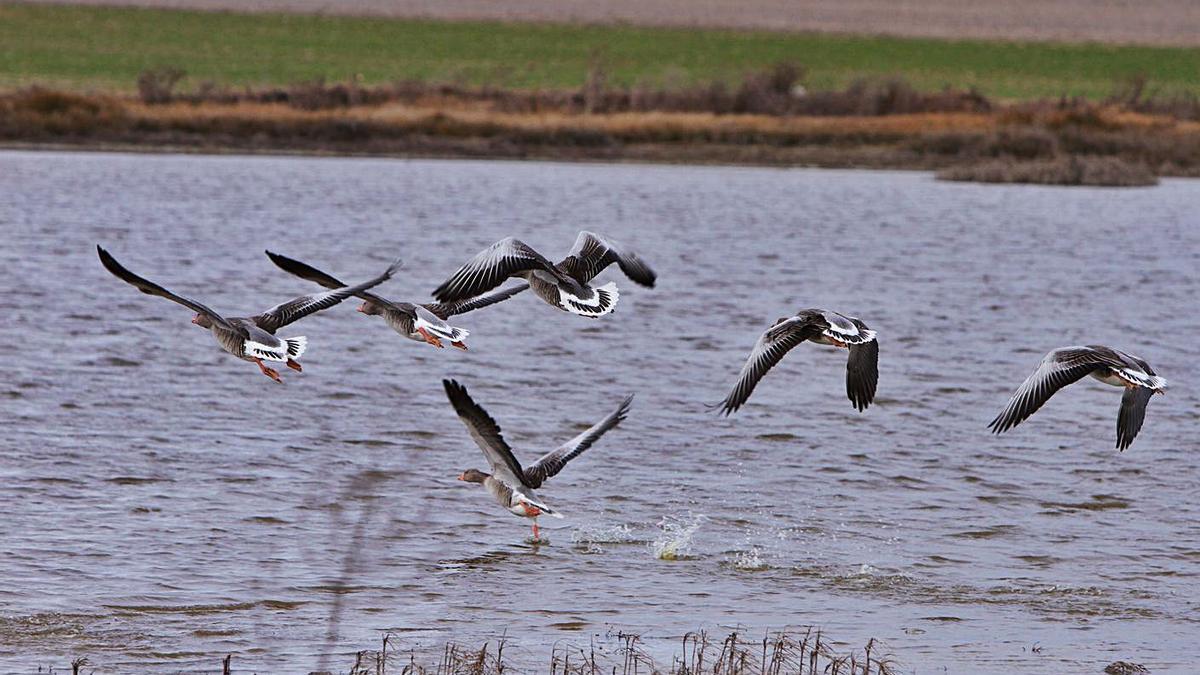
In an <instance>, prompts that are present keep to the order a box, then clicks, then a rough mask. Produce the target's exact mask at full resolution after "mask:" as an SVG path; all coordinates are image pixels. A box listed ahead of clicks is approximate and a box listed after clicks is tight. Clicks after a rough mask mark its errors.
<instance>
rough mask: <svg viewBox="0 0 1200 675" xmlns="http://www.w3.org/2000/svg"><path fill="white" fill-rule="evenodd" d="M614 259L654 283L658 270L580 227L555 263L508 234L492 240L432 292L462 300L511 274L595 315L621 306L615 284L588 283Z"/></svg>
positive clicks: (556, 302) (558, 302) (572, 308)
mask: <svg viewBox="0 0 1200 675" xmlns="http://www.w3.org/2000/svg"><path fill="white" fill-rule="evenodd" d="M613 263H616V264H617V265H619V266H620V268H621V271H622V272H624V273H625V276H627V277H629V278H630V279H632V280H634V281H636V282H637V283H639V284H641V285H643V286H648V287H650V288H653V287H654V280H655V279H656V278H657V275H656V274H655V273H654V270H652V269H650V267H649V266H647V265H646V263H644V262H642V259H641V258H639V257H638V256H637V254H635V253H633V252H631V251H628V250H626V249H624V248H623V247H621V246H619V245H617V244H616V243H614V242H612V241H609V240H607V239H605V238H604V237H601V236H600V235H598V234H593V233H591V232H580V233H579V236H578V237H577V238H576V239H575V246H574V247H573V248H572V249H571V252H570V253H569V254H567V257H566V258H563V260H562V262H560V263H558V264H554V263H552V262H550V261H549V260H547V259H546V258H544V257H542V255H541V254H540V253H538V252H537V251H535V250H533V249H532V248H530V247H529V246H528V245H527V244H525V243H524V242H522V241H520V240H519V239H514V238H512V237H509V238H507V239H501V240H500V241H498V242H496V243H495V244H492V245H491V246H489V247H487V248H486V249H484V250H483V251H480V252H479V254H478V255H476V256H475V257H474V258H472V259H471V260H470V262H468V263H467V264H466V265H463V266H462V267H461V268H459V270H458V271H457V272H455V273H454V275H453V276H451V277H450V278H449V279H448V280H447V281H446V282H445V283H443V284H442V285H441V286H438V287H437V290H435V291H434V292H433V296H434V297H435V298H437V299H438V300H440V301H441V302H454V301H458V300H464V299H466V298H471V297H474V296H477V295H479V294H480V293H484V292H487V291H490V290H491V289H493V288H495V287H497V286H499V285H500V284H501V283H503V282H504V280H505V279H507V278H508V277H521V278H523V279H525V280H526V281H528V282H529V285H530V287H532V288H533V292H534V293H536V294H537V296H538V297H539V298H541V299H542V300H545V301H546V302H547V303H549V304H551V305H553V306H555V307H557V308H559V309H561V310H564V311H567V312H571V313H572V314H578V315H580V316H586V317H589V318H593V319H594V318H596V317H600V316H604V315H605V314H608V313H609V312H611V311H613V308H614V307H616V305H617V298H618V297H619V296H620V294H619V293H618V292H617V285H616V284H614V283H612V282H609V283H607V284H604V285H603V286H601V287H599V288H593V287H592V286H591V285H589V283H590V282H591V280H592V279H593V278H595V276H596V275H597V274H600V272H601V271H603V270H604V268H606V267H608V266H609V265H611V264H613Z"/></svg>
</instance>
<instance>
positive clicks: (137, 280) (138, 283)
mask: <svg viewBox="0 0 1200 675" xmlns="http://www.w3.org/2000/svg"><path fill="white" fill-rule="evenodd" d="M96 253H98V254H99V255H100V263H101V264H102V265H104V269H106V270H108V271H109V272H112V274H113V276H115V277H117V278H118V279H120V280H121V281H124V282H125V283H127V284H130V285H131V286H133V287H134V288H136V289H138V290H139V291H141V292H143V293H147V294H149V295H157V296H159V297H160V298H166V299H168V300H170V301H171V302H175V303H178V304H180V305H183V306H184V307H187V308H188V309H190V310H192V311H193V312H196V313H198V314H203V315H204V316H206V317H208V319H209V320H210V321H212V322H213V323H215V324H217V325H219V326H221V327H222V328H225V329H228V330H233V331H237V332H239V333H241V332H242V331H240V330H238V329H237V328H235V327H234V326H233V325H231V324H230V323H229V322H228V321H227V320H225V318H224V317H222V316H221V315H220V314H217V313H216V312H214V311H212V310H211V309H209V308H208V307H205V306H204V305H202V304H200V303H198V302H196V301H195V300H192V299H191V298H185V297H183V296H182V295H176V294H174V293H172V292H171V291H168V290H167V289H165V288H163V287H162V286H159V285H158V284H156V283H154V282H153V281H149V280H147V279H143V278H142V277H139V276H138V275H136V274H134V273H133V272H130V271H129V270H127V269H125V268H124V267H123V266H122V265H121V263H119V262H117V259H116V258H114V257H112V254H111V253H109V252H108V251H106V250H104V248H103V247H101V246H100V245H97V246H96Z"/></svg>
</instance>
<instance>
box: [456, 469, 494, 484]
mask: <svg viewBox="0 0 1200 675" xmlns="http://www.w3.org/2000/svg"><path fill="white" fill-rule="evenodd" d="M487 477H488V475H487V474H486V473H484V472H482V471H479V470H478V469H467V470H466V471H464V472H462V473H460V474H458V479H459V480H461V481H466V482H468V483H482V482H483V481H484V480H485V479H486V478H487Z"/></svg>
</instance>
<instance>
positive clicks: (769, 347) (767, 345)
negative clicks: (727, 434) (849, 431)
mask: <svg viewBox="0 0 1200 675" xmlns="http://www.w3.org/2000/svg"><path fill="white" fill-rule="evenodd" d="M805 341H812V342H815V343H817V344H822V345H831V346H834V347H840V348H843V349H847V350H849V357H848V358H847V360H846V396H847V397H849V398H850V402H851V403H852V404H854V407H855V408H857V409H858V411H859V412H862V411H863V410H866V409H867V406H869V405H871V401H873V400H875V386H876V384H877V383H878V381H879V342H878V341H876V340H875V331H873V330H871V329H870V328H867V324H865V323H863V322H862V321H861V320H860V319H856V318H854V317H852V316H845V315H843V314H838V313H837V312H831V311H829V310H825V309H804V310H801V311H799V312H797V313H796V315H795V316H792V317H784V318H781V319H778V320H776V321H775V324H774V325H773V326H771V327H770V328H768V329H767V331H766V332H765V333H763V334H762V336H761V337H759V338H758V342H757V343H756V344H755V345H754V349H753V350H752V351H751V352H750V356H749V357H748V358H747V359H746V364H745V365H744V366H742V372H741V374H739V375H738V379H737V383H736V384H734V385H733V391H731V392H729V395H728V396H726V397H725V400H724V401H722V402H720V403H718V404H717V405H715V406H713V409H717V410H720V411H721V413H722V414H724V415H729V414H731V413H733V412H735V411H736V410H737V409H738V408H740V407H742V404H744V403H745V402H746V401H747V399H749V398H750V394H752V393H753V392H754V388H755V387H756V386H758V381H759V380H761V379H762V378H763V376H764V375H766V374H767V371H769V370H770V369H771V368H773V367H774V366H775V364H777V363H779V362H780V361H781V360H782V359H783V357H784V355H785V354H787V353H788V352H789V351H791V350H792V348H793V347H795V346H796V345H798V344H800V343H802V342H805Z"/></svg>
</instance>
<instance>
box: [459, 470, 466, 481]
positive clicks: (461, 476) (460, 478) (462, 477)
mask: <svg viewBox="0 0 1200 675" xmlns="http://www.w3.org/2000/svg"><path fill="white" fill-rule="evenodd" d="M458 479H459V480H466V479H467V473H466V472H465V471H464V472H463V473H460V474H458Z"/></svg>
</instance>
